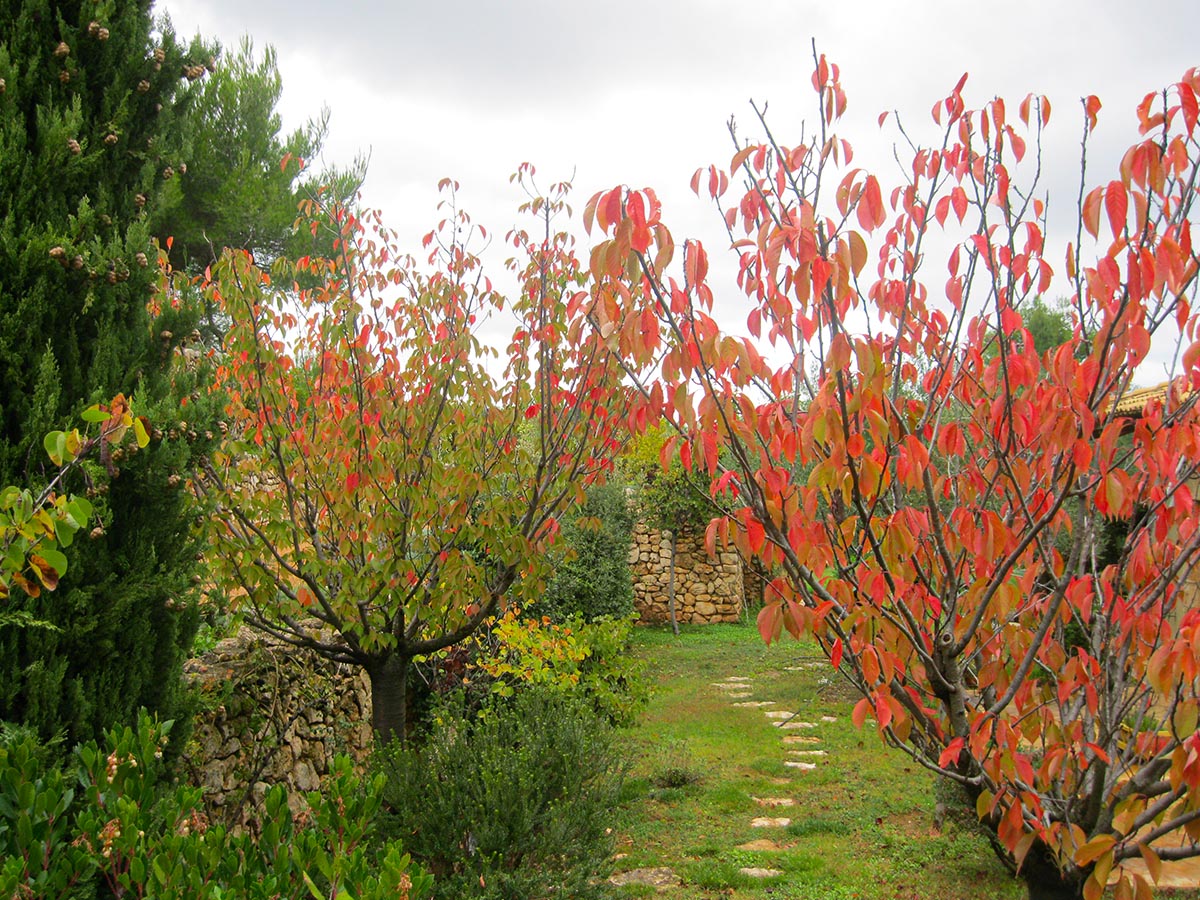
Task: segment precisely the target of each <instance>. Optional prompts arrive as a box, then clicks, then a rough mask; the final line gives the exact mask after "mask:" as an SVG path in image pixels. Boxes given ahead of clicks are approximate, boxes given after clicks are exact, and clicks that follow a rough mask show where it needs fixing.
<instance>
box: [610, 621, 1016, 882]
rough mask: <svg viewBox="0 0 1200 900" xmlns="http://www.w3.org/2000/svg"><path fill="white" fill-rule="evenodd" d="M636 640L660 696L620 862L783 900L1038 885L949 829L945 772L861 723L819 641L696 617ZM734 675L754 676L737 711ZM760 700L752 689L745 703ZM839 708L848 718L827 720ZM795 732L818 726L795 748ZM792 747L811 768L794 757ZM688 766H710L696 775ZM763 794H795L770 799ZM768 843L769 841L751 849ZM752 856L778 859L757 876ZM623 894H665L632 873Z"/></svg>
mask: <svg viewBox="0 0 1200 900" xmlns="http://www.w3.org/2000/svg"><path fill="white" fill-rule="evenodd" d="M634 652H636V653H637V654H639V655H640V656H641V657H643V658H644V659H645V660H647V662H648V663H649V666H648V673H649V677H650V679H651V681H652V683H653V685H654V696H653V698H652V699H651V701H650V706H649V708H648V710H647V712H646V714H645V716H644V717H643V719H642V722H641V724H640V725H639V726H638V727H636V728H634V729H631V730H630V731H629V732H628V733H627V735H626V740H627V741H628V742H629V753H630V761H631V766H632V771H631V773H630V779H629V782H628V785H627V789H626V791H625V794H624V803H623V805H622V808H621V809H620V810H619V811H618V812H617V822H616V823H615V826H614V827H615V828H616V830H617V832H618V846H617V852H618V859H617V860H616V862H615V864H614V866H615V870H616V871H617V872H625V871H629V870H631V869H637V868H641V867H654V866H669V867H670V868H672V869H673V870H674V871H675V873H676V874H677V875H678V876H680V878H681V879H682V882H683V883H682V884H681V885H680V886H679V887H677V888H672V889H670V891H669V893H666V894H664V895H663V896H665V897H669V898H671V900H690V898H702V897H703V898H709V897H714V898H715V897H744V898H753V897H763V898H766V897H770V898H776V900H841V898H864V900H866V898H869V900H877V898H888V900H899V898H905V900H908V898H912V900H925V898H930V897H937V898H939V900H968V898H970V900H976V898H979V897H989V898H999V900H1004V898H1014V900H1016V898H1022V897H1024V890H1023V889H1022V887H1021V885H1020V884H1019V882H1016V881H1014V880H1013V879H1012V878H1011V877H1010V876H1009V875H1008V873H1007V872H1006V871H1005V870H1004V868H1003V867H1002V866H1001V865H1000V864H999V862H997V861H996V859H995V857H994V856H993V855H992V852H991V850H990V849H989V848H988V846H987V844H986V842H985V841H984V840H983V839H982V838H980V837H979V836H978V835H976V834H974V833H973V832H972V831H971V828H970V825H969V823H958V822H956V821H954V820H950V821H947V822H946V823H945V824H944V826H943V828H942V829H941V831H940V832H939V831H935V830H934V828H933V814H934V803H935V800H934V793H933V778H932V776H931V775H929V774H928V773H927V772H925V771H923V770H921V769H920V767H919V766H917V765H916V764H915V763H913V762H912V761H911V760H909V759H908V758H907V757H906V756H904V755H903V754H902V753H900V752H899V751H895V750H890V749H888V748H885V747H884V746H883V744H882V743H881V742H880V740H879V738H878V737H877V735H876V734H875V732H874V731H873V730H869V728H870V727H869V726H868V730H864V731H861V732H860V731H858V730H857V729H855V728H854V726H853V725H852V724H851V722H850V710H851V709H852V707H853V697H852V694H851V693H850V691H849V689H848V688H847V687H846V686H845V685H844V684H843V683H841V682H840V681H839V680H838V678H837V676H836V674H835V673H834V672H833V670H832V669H831V668H830V666H829V664H828V663H827V662H825V661H824V659H823V658H821V657H820V656H819V655H818V653H817V651H816V648H815V646H813V645H810V644H806V643H797V642H795V641H792V640H790V639H788V640H785V641H784V642H782V643H779V644H776V645H774V646H772V647H766V646H764V645H763V643H762V641H761V640H760V638H759V637H758V634H757V633H756V631H755V630H754V628H753V627H751V626H735V625H709V626H704V627H694V628H685V629H684V630H683V634H682V635H681V636H680V637H679V638H675V637H674V636H672V635H671V633H670V631H669V630H667V629H661V628H639V629H637V630H636V634H635V646H634ZM731 676H734V677H738V676H741V677H748V678H749V679H750V681H749V685H748V688H747V690H748V691H749V692H750V696H749V697H748V698H746V700H748V701H767V700H769V701H774V705H773V706H770V707H763V708H755V707H748V706H747V707H737V706H734V705H733V704H734V702H738V701H735V700H732V699H730V697H729V696H728V694H729V693H730V692H731V690H730V689H728V688H719V687H716V686H714V683H715V682H724V681H725V680H726V679H729V678H730V677H731ZM741 702H745V701H741ZM768 709H769V710H784V711H789V712H794V713H797V714H798V715H797V720H798V721H800V720H802V721H805V722H810V723H813V724H814V725H815V726H816V727H815V728H809V729H797V730H783V729H780V728H777V727H775V726H774V725H773V724H772V720H771V719H769V718H768V717H767V716H766V715H765V714H764V713H765V711H766V710H768ZM822 717H833V718H834V719H835V721H833V722H828V721H824V722H823V721H821V719H822ZM784 735H798V736H801V735H802V736H805V737H815V738H817V739H818V740H817V741H815V742H806V743H803V744H799V743H794V744H790V745H785V744H784V742H783V740H782V738H783V736H784ZM788 748H791V749H809V750H811V749H823V750H825V751H826V752H827V753H828V756H825V757H818V756H811V755H807V756H804V757H799V758H800V759H803V760H805V761H808V762H814V763H816V768H815V769H813V770H811V771H800V770H798V769H794V768H789V767H788V766H786V765H785V764H784V762H785V760H787V759H789V758H796V757H790V756H789V754H788V753H787V752H786V750H787V749H788ZM688 775H692V776H695V777H698V779H699V780H698V781H695V782H694V783H691V784H684V785H682V786H672V785H678V783H679V782H682V781H687V780H688V777H687V776H688ZM754 798H788V799H791V800H792V801H793V802H794V805H793V806H791V807H779V808H775V809H768V808H764V807H763V806H761V805H760V804H759V803H757V802H756V801H755V799H754ZM759 816H770V817H786V818H788V819H790V820H791V823H790V824H789V825H788V826H786V827H766V828H754V827H751V822H752V821H753V819H754V818H755V817H759ZM752 841H760V842H766V841H769V842H773V843H774V845H775V846H774V847H770V846H769V845H767V844H759V845H758V846H761V847H764V848H765V849H739V847H740V846H741V845H745V844H748V843H750V842H752ZM744 867H757V868H768V869H775V870H778V871H779V872H780V873H781V874H779V875H777V876H775V877H771V878H766V879H756V878H752V877H749V876H747V875H743V874H740V872H739V870H740V869H742V868H744ZM616 893H617V894H618V896H621V897H643V896H652V895H654V890H653V889H652V888H650V887H647V886H642V885H630V886H626V887H623V888H620V889H618V890H617V892H616Z"/></svg>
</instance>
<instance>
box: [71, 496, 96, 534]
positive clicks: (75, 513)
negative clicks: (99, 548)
mask: <svg viewBox="0 0 1200 900" xmlns="http://www.w3.org/2000/svg"><path fill="white" fill-rule="evenodd" d="M67 515H69V516H70V517H71V518H72V519H74V520H75V524H76V525H78V526H79V527H80V528H82V527H83V526H85V525H86V524H87V521H88V519H90V518H91V516H92V504H91V502H90V501H89V500H87V499H86V498H85V497H72V498H71V499H70V500H68V501H67Z"/></svg>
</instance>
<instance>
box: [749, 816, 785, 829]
mask: <svg viewBox="0 0 1200 900" xmlns="http://www.w3.org/2000/svg"><path fill="white" fill-rule="evenodd" d="M791 824H792V820H791V819H781V818H773V817H771V816H758V817H757V818H755V819H754V821H752V822H751V823H750V827H751V828H787V827H788V826H789V825H791Z"/></svg>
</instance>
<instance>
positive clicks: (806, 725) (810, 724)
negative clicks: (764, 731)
mask: <svg viewBox="0 0 1200 900" xmlns="http://www.w3.org/2000/svg"><path fill="white" fill-rule="evenodd" d="M773 724H774V725H775V727H776V728H787V729H791V730H795V729H799V728H816V727H817V723H816V722H775V723H773Z"/></svg>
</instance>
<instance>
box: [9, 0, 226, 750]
mask: <svg viewBox="0 0 1200 900" xmlns="http://www.w3.org/2000/svg"><path fill="white" fill-rule="evenodd" d="M206 62H207V52H206V51H205V49H204V47H203V46H202V45H201V44H200V43H199V42H198V41H196V42H194V43H193V45H192V46H191V47H187V48H185V47H183V46H181V45H180V44H179V43H178V42H177V41H176V39H175V37H174V35H173V34H172V33H171V31H170V29H169V27H167V26H161V27H160V28H159V29H158V30H156V27H155V25H154V22H153V19H152V17H151V12H150V2H149V0H137V2H115V0H83V2H50V0H8V2H0V484H28V485H36V484H38V483H39V482H43V483H44V479H45V478H46V476H47V474H48V473H47V472H45V471H44V470H43V468H42V467H43V464H44V463H45V454H44V453H43V452H42V451H41V438H42V435H43V434H44V433H45V432H46V431H47V430H49V429H50V428H54V427H62V426H63V425H66V424H68V423H70V424H75V423H76V422H77V421H78V420H77V417H78V414H79V412H80V411H81V410H82V409H83V408H85V407H86V406H88V405H89V404H91V403H94V402H102V401H105V400H107V399H109V398H111V397H113V396H114V395H115V394H117V393H124V394H125V395H127V396H131V397H133V398H134V402H135V403H136V404H137V408H138V412H140V413H142V414H145V415H148V416H149V417H150V419H151V421H152V422H153V423H154V425H155V426H156V439H155V440H154V441H152V442H151V445H150V447H149V448H147V449H146V450H143V451H141V452H140V453H138V454H136V455H133V456H131V457H128V458H126V459H124V460H121V461H120V467H119V471H118V472H117V474H116V476H114V477H111V479H110V477H109V474H108V473H107V472H106V471H105V470H104V469H103V468H101V467H100V466H99V465H94V466H93V467H92V469H91V472H90V473H89V472H84V473H83V474H82V475H81V476H80V480H79V482H78V483H76V484H73V485H71V486H70V487H71V489H72V490H74V491H77V492H78V491H87V492H88V493H89V495H91V496H92V497H93V502H94V503H96V505H97V509H98V511H99V512H100V525H99V527H97V528H96V529H94V530H93V531H92V533H91V535H90V536H88V537H84V538H83V539H81V540H77V541H76V542H75V543H74V544H73V545H72V547H71V548H70V552H69V553H68V559H69V569H68V571H67V573H66V576H65V577H64V578H63V579H62V581H61V582H60V585H59V588H58V590H57V591H56V592H55V593H53V594H42V596H41V597H39V598H37V599H31V598H23V599H20V600H18V598H17V597H16V595H15V593H14V597H13V598H12V600H11V601H10V602H14V603H20V602H23V603H25V604H27V608H29V609H30V610H32V611H33V612H35V613H36V617H37V618H39V619H43V620H47V621H49V622H50V623H52V625H53V626H54V627H53V628H52V629H47V628H24V629H20V628H9V629H4V630H0V719H5V720H11V721H19V722H23V723H25V724H27V725H29V726H32V727H34V728H36V729H37V731H38V732H39V733H40V734H41V735H42V736H43V737H50V736H52V735H54V734H56V733H64V732H65V734H66V737H67V738H68V740H69V741H70V742H74V741H77V740H86V739H88V738H91V737H94V736H96V735H97V734H98V732H99V731H100V729H102V728H103V727H106V726H108V725H111V724H113V723H117V722H132V721H133V719H134V716H135V714H136V710H137V709H138V708H139V707H141V706H145V707H148V708H150V709H151V710H154V711H157V712H158V713H160V714H161V715H164V716H172V715H174V714H176V713H177V712H178V710H179V704H180V702H181V692H180V687H179V685H180V679H179V669H180V666H181V664H182V661H183V658H184V656H185V654H186V650H187V648H188V646H189V645H190V642H191V639H192V636H193V634H194V632H195V627H196V620H197V615H196V613H195V608H194V604H192V603H191V602H190V601H189V596H190V594H191V589H192V584H191V581H192V575H193V567H194V556H195V553H196V547H195V546H194V543H193V538H192V537H191V531H190V528H189V515H190V513H189V504H188V498H187V496H186V494H185V489H186V488H185V475H186V470H187V464H188V461H189V459H190V458H191V456H192V454H193V453H196V452H199V451H200V450H202V449H203V444H204V443H205V438H204V430H205V428H204V426H203V425H197V424H196V423H197V422H203V421H206V420H207V418H208V414H207V411H206V410H205V409H204V406H205V404H206V402H208V401H207V400H206V395H205V394H204V393H203V392H200V391H198V390H197V386H196V384H195V383H194V379H196V378H197V377H198V373H197V372H195V371H187V370H186V369H183V368H181V367H180V366H178V365H174V366H173V365H172V362H173V360H174V359H175V358H176V356H177V354H176V350H177V349H178V344H179V343H180V341H182V340H186V338H187V336H188V335H189V334H190V333H191V331H192V329H193V328H194V327H195V324H196V322H195V316H194V315H192V314H191V313H190V312H189V311H187V310H183V309H173V308H170V304H168V305H167V307H168V308H167V309H165V310H164V311H163V312H161V313H159V314H152V312H151V310H149V309H148V302H149V301H152V299H153V291H154V287H155V285H156V283H157V280H158V273H157V268H156V266H155V259H156V251H155V249H154V246H153V243H152V241H151V222H152V221H153V219H152V217H153V213H154V209H155V204H156V202H157V200H158V198H159V197H160V196H161V195H162V193H163V186H164V184H167V183H169V182H170V180H171V179H172V178H174V177H178V175H179V174H180V172H181V171H182V169H183V163H184V160H183V159H182V158H179V157H180V153H181V151H180V149H179V147H178V142H177V140H176V139H175V138H174V137H173V135H175V134H177V133H178V127H177V123H178V121H179V119H180V117H181V116H182V115H184V114H185V112H186V110H185V109H184V108H183V104H184V103H185V101H186V94H187V92H186V91H181V90H180V87H181V85H184V84H186V83H187V81H188V80H195V79H197V78H200V77H202V76H203V74H204V72H205V64H206Z"/></svg>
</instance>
